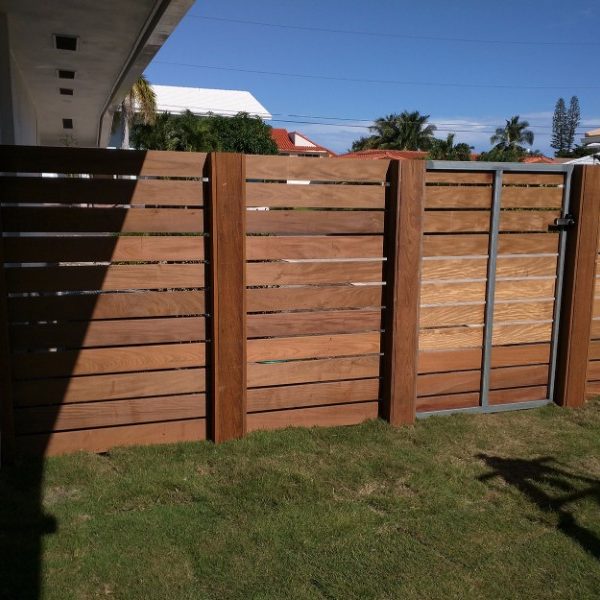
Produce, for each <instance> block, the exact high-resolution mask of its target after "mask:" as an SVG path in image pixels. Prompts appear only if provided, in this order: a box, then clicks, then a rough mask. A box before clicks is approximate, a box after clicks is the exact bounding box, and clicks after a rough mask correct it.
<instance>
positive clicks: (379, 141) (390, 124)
mask: <svg viewBox="0 0 600 600" xmlns="http://www.w3.org/2000/svg"><path fill="white" fill-rule="evenodd" d="M428 119H429V115H422V114H421V113H419V111H417V110H416V111H413V112H408V111H407V110H405V111H403V112H401V113H400V114H396V113H393V114H390V115H387V116H385V117H382V118H380V119H377V120H376V121H375V124H374V125H373V126H372V127H369V129H370V130H371V131H372V132H373V134H374V135H373V136H371V137H370V138H368V139H369V145H370V147H372V148H373V147H374V148H383V149H386V150H427V149H428V148H429V147H430V146H431V141H432V140H433V134H434V133H435V130H436V129H437V128H436V126H435V125H429V124H428V123H427V121H428Z"/></svg>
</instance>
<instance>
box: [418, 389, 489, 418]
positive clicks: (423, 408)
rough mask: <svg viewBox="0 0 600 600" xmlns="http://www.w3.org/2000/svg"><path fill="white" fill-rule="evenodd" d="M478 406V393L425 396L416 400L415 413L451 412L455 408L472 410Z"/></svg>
mask: <svg viewBox="0 0 600 600" xmlns="http://www.w3.org/2000/svg"><path fill="white" fill-rule="evenodd" d="M476 406H479V392H470V393H466V394H447V395H443V396H425V397H423V398H417V404H416V408H417V413H420V412H429V411H439V410H453V409H457V408H474V407H476Z"/></svg>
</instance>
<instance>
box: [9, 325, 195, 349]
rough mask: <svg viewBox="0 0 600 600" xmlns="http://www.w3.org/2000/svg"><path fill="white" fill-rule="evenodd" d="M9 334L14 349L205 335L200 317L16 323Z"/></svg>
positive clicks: (189, 338) (146, 341)
mask: <svg viewBox="0 0 600 600" xmlns="http://www.w3.org/2000/svg"><path fill="white" fill-rule="evenodd" d="M10 333H11V340H12V346H13V348H14V349H15V350H25V349H40V348H89V347H100V346H129V345H138V344H164V343H168V342H197V341H203V340H205V338H206V328H205V318H204V317H187V318H186V317H181V318H167V319H133V320H129V319H127V320H125V319H119V320H116V321H92V322H85V321H83V322H79V323H60V324H54V323H51V324H47V323H45V324H33V325H30V324H17V325H12V326H11V328H10Z"/></svg>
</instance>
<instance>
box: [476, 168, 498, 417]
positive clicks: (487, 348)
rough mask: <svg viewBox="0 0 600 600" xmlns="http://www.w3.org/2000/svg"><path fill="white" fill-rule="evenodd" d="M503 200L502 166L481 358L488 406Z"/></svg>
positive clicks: (495, 203) (484, 404)
mask: <svg viewBox="0 0 600 600" xmlns="http://www.w3.org/2000/svg"><path fill="white" fill-rule="evenodd" d="M501 202H502V168H498V169H497V170H496V171H495V172H494V191H493V198H492V220H491V225H490V243H489V252H488V254H489V257H488V268H487V284H486V294H485V328H484V334H483V355H482V358H481V371H482V373H481V388H480V398H481V399H480V404H481V406H482V407H483V409H484V410H485V409H486V408H487V407H488V401H489V398H488V396H489V390H490V368H491V362H492V341H493V337H492V336H493V333H494V306H495V302H494V298H495V295H496V262H497V259H498V234H499V231H500V208H501Z"/></svg>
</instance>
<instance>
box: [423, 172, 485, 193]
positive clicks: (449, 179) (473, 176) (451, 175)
mask: <svg viewBox="0 0 600 600" xmlns="http://www.w3.org/2000/svg"><path fill="white" fill-rule="evenodd" d="M493 181H494V174H493V173H492V172H491V171H439V170H437V169H436V170H431V171H427V174H426V176H425V182H426V183H428V184H429V183H450V184H484V183H485V184H491V183H492V182H493ZM428 189H429V188H428Z"/></svg>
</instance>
